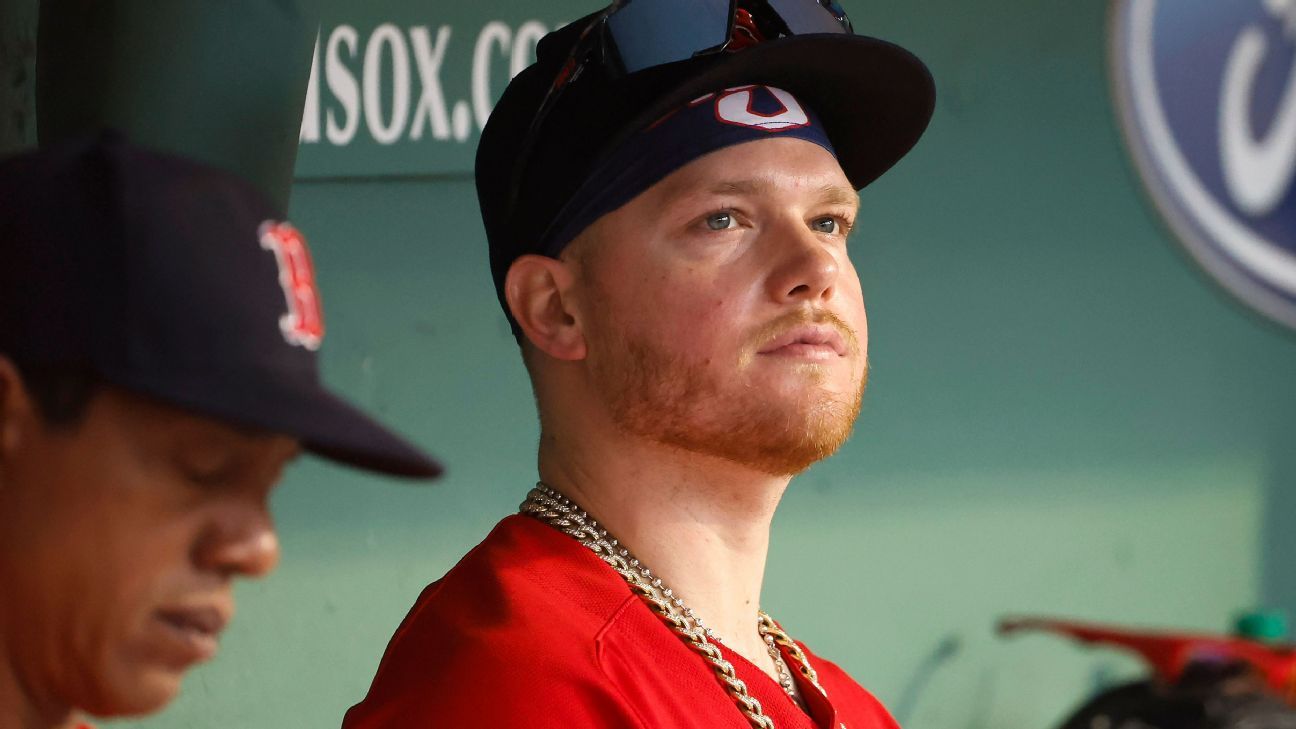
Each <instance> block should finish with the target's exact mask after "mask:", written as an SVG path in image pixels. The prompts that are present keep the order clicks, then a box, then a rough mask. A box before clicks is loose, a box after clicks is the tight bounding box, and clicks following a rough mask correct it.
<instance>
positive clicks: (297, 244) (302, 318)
mask: <svg viewBox="0 0 1296 729" xmlns="http://www.w3.org/2000/svg"><path fill="white" fill-rule="evenodd" d="M257 235H258V237H260V239H261V247H262V248H264V249H266V250H268V251H273V252H274V256H275V262H276V263H278V264H279V285H280V286H281V287H283V292H284V299H285V300H286V301H287V304H288V311H287V313H285V314H284V315H283V316H281V317H279V330H280V331H281V332H283V336H284V339H285V340H287V342H288V343H289V344H293V345H297V346H301V347H305V348H306V349H309V350H311V351H314V350H317V349H319V346H320V342H322V341H323V340H324V315H323V312H322V311H321V309H320V299H319V289H318V288H316V286H315V264H314V263H312V262H311V256H310V250H309V249H308V248H307V247H306V238H304V237H303V236H302V234H301V233H300V232H298V230H297V229H296V228H294V227H293V226H292V225H291V224H289V223H286V222H278V221H274V220H267V221H265V222H264V223H262V224H261V227H260V229H259V230H258V231H257Z"/></svg>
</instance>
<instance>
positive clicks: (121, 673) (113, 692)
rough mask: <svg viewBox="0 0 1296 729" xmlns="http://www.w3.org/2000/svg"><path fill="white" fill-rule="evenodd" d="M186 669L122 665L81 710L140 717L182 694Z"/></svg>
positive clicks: (89, 712)
mask: <svg viewBox="0 0 1296 729" xmlns="http://www.w3.org/2000/svg"><path fill="white" fill-rule="evenodd" d="M183 679H184V672H183V671H174V670H171V669H167V668H162V667H142V666H138V667H130V668H119V669H117V670H116V671H113V672H112V677H111V678H110V679H108V683H109V684H110V685H106V686H101V687H100V690H99V691H98V692H97V694H96V696H95V697H94V698H93V699H92V700H90V701H84V702H78V703H79V704H80V705H78V706H77V708H78V709H80V710H81V711H84V712H86V713H88V714H92V715H94V716H103V717H108V716H141V715H144V714H152V713H154V712H156V711H159V710H161V709H162V708H163V707H165V706H166V705H167V704H169V703H171V700H172V699H174V698H175V697H176V695H177V694H178V693H180V683H181V681H182V680H183Z"/></svg>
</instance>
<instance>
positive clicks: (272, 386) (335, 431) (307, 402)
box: [105, 373, 443, 479]
mask: <svg viewBox="0 0 1296 729" xmlns="http://www.w3.org/2000/svg"><path fill="white" fill-rule="evenodd" d="M105 378H106V379H107V380H108V381H109V382H113V383H114V384H117V385H120V386H121V387H124V388H126V389H128V390H132V391H134V392H139V393H141V394H145V395H150V396H153V397H156V398H158V399H160V400H163V401H165V402H167V403H169V404H171V405H173V406H176V407H179V408H181V409H184V410H189V411H191V412H195V413H200V414H203V415H208V416H211V417H214V418H216V419H219V420H223V421H225V422H228V423H231V424H234V425H241V426H245V427H251V428H257V429H260V430H265V431H268V432H272V433H281V434H284V435H289V436H292V437H294V438H297V439H298V440H299V441H301V443H302V447H303V448H305V449H306V450H308V451H310V452H312V453H315V454H316V455H319V456H322V457H324V458H327V459H329V460H331V461H336V462H337V463H341V464H344V465H348V466H354V467H356V468H360V469H363V470H366V471H374V472H377V473H384V474H387V475H391V476H402V477H406V478H420V479H428V478H434V477H436V476H439V475H441V473H442V471H443V469H442V467H441V464H440V463H438V462H437V461H435V460H433V459H432V458H431V457H430V456H428V455H427V454H425V453H424V452H422V451H421V450H419V449H418V448H416V447H415V446H413V445H412V444H410V443H409V442H408V441H406V440H405V439H404V438H401V437H400V436H398V435H396V434H395V433H393V432H391V431H390V430H388V429H387V428H386V427H384V426H382V425H380V424H379V423H378V422H377V421H375V420H374V419H373V418H371V417H369V416H368V415H366V414H364V413H363V412H361V411H360V410H358V409H357V408H355V407H354V406H352V405H350V404H349V403H347V402H345V401H343V400H342V399H341V398H339V397H338V396H336V395H334V394H333V393H331V392H329V391H328V390H326V389H324V387H323V386H321V385H320V384H318V383H316V382H313V381H304V380H302V379H291V380H288V381H286V382H284V381H280V382H275V383H267V382H264V381H263V380H262V381H261V382H260V384H259V385H258V384H253V383H251V382H249V379H250V378H240V377H229V378H213V377H212V376H211V375H210V374H208V375H205V376H204V377H202V378H201V382H185V381H183V380H181V379H179V378H176V379H171V380H167V379H163V378H160V377H148V378H141V379H140V381H132V380H133V379H134V378H130V377H113V376H112V375H111V373H106V374H105ZM258 379H260V378H258Z"/></svg>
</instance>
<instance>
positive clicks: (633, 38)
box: [508, 0, 855, 215]
mask: <svg viewBox="0 0 1296 729" xmlns="http://www.w3.org/2000/svg"><path fill="white" fill-rule="evenodd" d="M854 32H855V31H854V28H853V27H852V26H851V22H850V18H848V17H847V16H846V11H845V10H843V9H842V7H841V5H839V4H838V3H837V2H836V0H617V2H614V3H613V4H612V5H610V6H608V7H607V8H606V9H604V10H603V12H602V13H600V14H599V15H598V16H596V17H595V18H594V20H593V22H591V23H590V24H589V25H587V26H586V27H585V30H584V31H583V32H582V33H581V36H580V39H579V40H577V42H576V45H575V46H574V47H573V48H572V52H571V54H570V56H568V58H567V60H566V61H565V62H564V63H563V65H562V66H561V67H560V70H559V71H558V74H557V76H556V77H555V78H554V80H553V84H552V85H551V86H550V87H549V91H548V93H547V94H546V95H545V98H544V100H543V101H542V102H541V103H540V106H539V108H538V109H537V110H536V113H535V116H534V117H533V118H532V120H531V125H530V127H529V128H528V130H527V134H526V138H525V140H524V142H523V143H522V147H521V151H520V153H519V155H518V161H517V164H515V165H514V167H513V180H512V184H511V185H510V188H509V198H508V211H509V214H510V215H511V214H512V212H513V210H514V209H515V208H516V205H517V201H518V197H519V196H520V194H521V187H522V177H523V173H524V172H525V170H526V167H527V163H528V161H529V160H530V157H531V154H532V151H533V149H534V147H535V144H536V140H537V139H538V137H539V136H540V129H541V128H542V127H543V125H544V121H545V118H546V117H548V115H549V112H550V110H552V109H553V107H554V105H555V104H556V103H557V101H558V99H559V98H561V96H562V93H563V91H564V90H565V89H567V88H569V87H570V86H571V85H572V84H574V83H576V82H578V81H579V79H580V78H581V77H582V75H584V74H585V73H587V72H590V71H591V70H594V69H597V71H598V72H600V73H602V74H603V75H604V77H605V78H619V77H621V76H626V75H629V74H632V73H635V72H636V71H642V70H644V69H647V68H652V67H654V66H661V65H664V64H667V63H674V62H676V61H683V60H687V59H690V58H696V57H699V56H706V55H711V54H718V53H733V52H736V51H740V50H742V49H744V48H748V47H751V46H753V45H757V44H760V43H764V42H766V41H771V40H775V39H777V38H783V37H787V36H793V35H807V34H812V33H836V34H843V33H844V34H854Z"/></svg>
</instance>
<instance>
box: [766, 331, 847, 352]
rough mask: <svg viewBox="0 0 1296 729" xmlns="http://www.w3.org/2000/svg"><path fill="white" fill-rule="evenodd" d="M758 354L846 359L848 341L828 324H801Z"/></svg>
mask: <svg viewBox="0 0 1296 729" xmlns="http://www.w3.org/2000/svg"><path fill="white" fill-rule="evenodd" d="M757 354H765V355H783V356H794V357H809V358H816V359H824V358H829V357H834V356H835V357H845V356H846V354H847V348H846V340H845V338H843V337H842V335H841V332H839V331H838V330H837V328H836V327H833V326H830V325H828V324H800V325H797V326H794V327H792V328H790V329H788V330H787V331H785V332H783V333H782V334H780V335H778V336H777V337H775V338H773V339H771V340H770V341H769V342H767V343H766V344H765V345H764V346H763V347H761V348H760V349H759V350H758V351H757Z"/></svg>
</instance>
